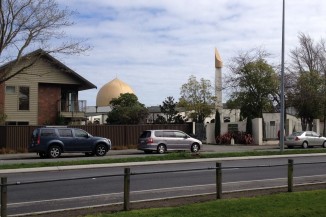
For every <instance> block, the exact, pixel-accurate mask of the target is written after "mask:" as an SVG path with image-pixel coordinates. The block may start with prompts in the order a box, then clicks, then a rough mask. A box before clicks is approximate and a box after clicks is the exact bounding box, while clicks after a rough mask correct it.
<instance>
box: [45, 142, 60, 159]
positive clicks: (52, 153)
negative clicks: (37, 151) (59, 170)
mask: <svg viewBox="0 0 326 217" xmlns="http://www.w3.org/2000/svg"><path fill="white" fill-rule="evenodd" d="M48 155H49V157H51V158H57V157H60V155H61V148H60V147H59V146H58V145H52V146H51V147H50V148H49V152H48Z"/></svg>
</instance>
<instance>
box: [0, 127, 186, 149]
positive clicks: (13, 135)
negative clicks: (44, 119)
mask: <svg viewBox="0 0 326 217" xmlns="http://www.w3.org/2000/svg"><path fill="white" fill-rule="evenodd" d="M37 127H41V126H36V125H33V126H31V125H30V126H0V148H7V149H9V150H14V151H27V148H28V144H29V143H30V140H31V134H32V132H33V130H34V129H35V128H37ZM69 127H75V128H81V129H84V130H86V131H87V132H89V133H90V134H92V135H93V136H100V137H106V138H109V139H110V140H111V142H112V146H113V148H114V147H117V146H130V145H136V144H137V143H138V138H139V135H140V134H141V132H142V131H144V130H150V129H176V130H182V131H184V132H186V133H188V134H189V133H191V125H190V124H189V123H187V124H143V125H73V126H69Z"/></svg>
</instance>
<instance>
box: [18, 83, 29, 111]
mask: <svg viewBox="0 0 326 217" xmlns="http://www.w3.org/2000/svg"><path fill="white" fill-rule="evenodd" d="M21 88H27V89H28V94H27V99H26V100H25V101H27V102H25V101H24V100H22V97H21V95H23V93H21ZM21 100H22V101H21ZM25 103H26V104H25ZM21 104H23V105H21ZM18 110H19V111H29V110H30V87H29V86H19V87H18Z"/></svg>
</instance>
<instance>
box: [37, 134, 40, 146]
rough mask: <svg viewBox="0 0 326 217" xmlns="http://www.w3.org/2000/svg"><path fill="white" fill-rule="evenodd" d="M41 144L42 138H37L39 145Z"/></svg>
mask: <svg viewBox="0 0 326 217" xmlns="http://www.w3.org/2000/svg"><path fill="white" fill-rule="evenodd" d="M40 143H41V137H40V136H38V137H37V144H38V145H39V144H40Z"/></svg>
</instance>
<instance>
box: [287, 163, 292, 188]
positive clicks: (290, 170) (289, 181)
mask: <svg viewBox="0 0 326 217" xmlns="http://www.w3.org/2000/svg"><path fill="white" fill-rule="evenodd" d="M288 192H293V159H288Z"/></svg>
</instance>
